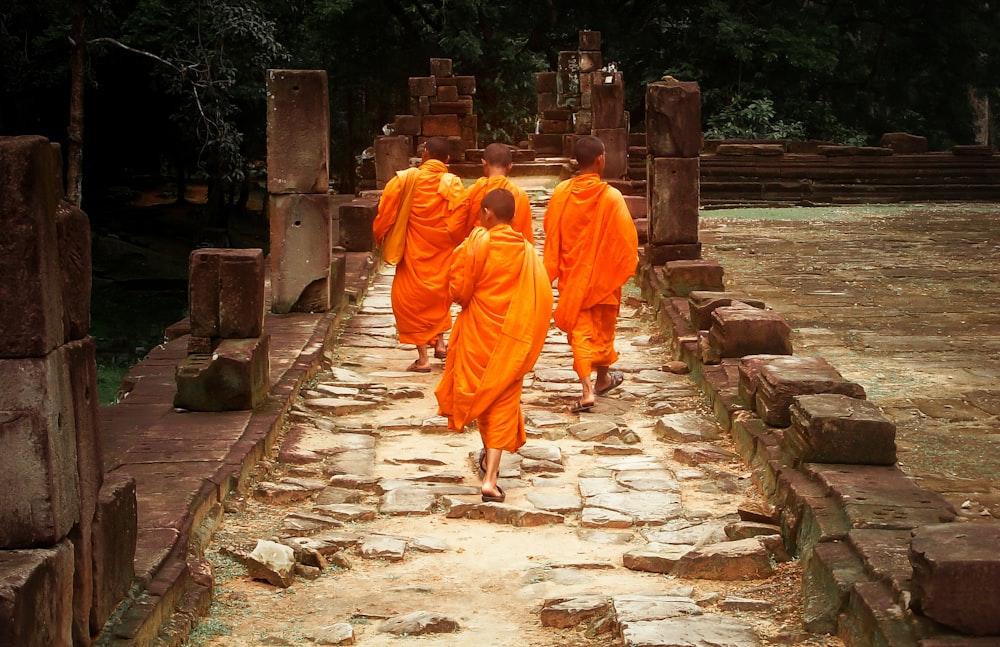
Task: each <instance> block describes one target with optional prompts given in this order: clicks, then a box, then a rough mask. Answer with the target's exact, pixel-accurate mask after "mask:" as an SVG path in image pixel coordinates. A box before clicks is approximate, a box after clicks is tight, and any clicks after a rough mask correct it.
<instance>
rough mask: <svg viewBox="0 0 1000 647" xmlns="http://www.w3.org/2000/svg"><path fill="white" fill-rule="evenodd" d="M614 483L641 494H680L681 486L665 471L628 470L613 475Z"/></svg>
mask: <svg viewBox="0 0 1000 647" xmlns="http://www.w3.org/2000/svg"><path fill="white" fill-rule="evenodd" d="M615 482H617V483H618V484H619V485H622V486H624V487H626V488H628V489H630V490H639V491H642V492H680V491H681V485H680V483H678V482H677V479H675V478H674V476H673V474H671V473H670V472H668V471H667V470H663V469H660V470H630V471H627V472H618V473H617V474H615Z"/></svg>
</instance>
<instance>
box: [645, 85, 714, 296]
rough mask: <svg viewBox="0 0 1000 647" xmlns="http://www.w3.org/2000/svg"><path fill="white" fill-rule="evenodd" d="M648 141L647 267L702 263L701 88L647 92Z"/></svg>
mask: <svg viewBox="0 0 1000 647" xmlns="http://www.w3.org/2000/svg"><path fill="white" fill-rule="evenodd" d="M646 139H647V147H648V156H647V158H646V169H647V171H646V174H647V177H646V200H647V203H648V223H649V224H648V227H649V231H648V238H647V244H646V261H647V262H648V263H649V264H650V265H654V266H655V265H664V264H665V263H667V262H668V261H677V260H691V259H699V258H701V243H700V242H699V240H698V203H699V184H700V178H699V171H700V168H699V159H698V156H699V155H700V154H701V89H700V88H699V87H698V84H697V83H695V82H693V81H691V82H682V81H676V80H674V79H665V80H663V81H656V82H653V83H650V84H649V85H648V86H646ZM704 289H711V288H704Z"/></svg>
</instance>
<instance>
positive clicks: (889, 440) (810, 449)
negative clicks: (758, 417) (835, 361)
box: [784, 393, 896, 465]
mask: <svg viewBox="0 0 1000 647" xmlns="http://www.w3.org/2000/svg"><path fill="white" fill-rule="evenodd" d="M789 418H790V423H791V427H790V428H789V429H788V430H787V431H786V432H785V435H784V442H785V444H786V446H787V447H789V448H791V447H793V446H794V447H795V451H792V452H790V453H791V454H792V455H793V456H794V458H795V461H794V462H795V464H799V463H802V462H808V463H853V464H858V465H893V464H895V462H896V442H895V439H896V425H895V424H893V422H892V421H890V420H889V419H888V418H886V417H885V416H883V415H882V412H881V411H879V409H878V407H876V406H875V405H874V404H872V403H871V402H868V401H867V400H864V399H858V398H856V397H852V396H848V395H840V394H836V393H823V394H819V395H799V396H795V397H794V398H793V401H792V405H791V407H790V408H789Z"/></svg>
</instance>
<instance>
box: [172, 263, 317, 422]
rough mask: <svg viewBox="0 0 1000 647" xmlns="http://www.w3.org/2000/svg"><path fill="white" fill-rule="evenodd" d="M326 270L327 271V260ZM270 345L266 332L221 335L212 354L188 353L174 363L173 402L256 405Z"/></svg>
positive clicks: (194, 407) (202, 406)
mask: <svg viewBox="0 0 1000 647" xmlns="http://www.w3.org/2000/svg"><path fill="white" fill-rule="evenodd" d="M325 271H326V274H328V275H329V273H330V263H329V262H327V266H326V270H325ZM326 285H327V286H329V283H326ZM327 289H329V288H327ZM327 298H329V294H327ZM269 349H270V343H269V336H268V335H266V334H265V335H262V336H260V337H255V338H253V339H224V340H222V341H221V342H220V343H219V345H218V346H217V347H216V349H215V352H214V353H213V354H212V355H207V356H206V355H188V356H187V357H186V358H185V359H183V360H181V362H179V363H178V364H177V370H176V372H175V380H176V382H177V393H176V394H175V395H174V406H175V407H178V408H181V409H188V410H191V411H243V410H250V409H256V408H257V407H259V406H261V405H262V404H264V402H265V401H266V400H267V392H268V388H269V387H270V384H269V374H270V357H269V354H270V353H269Z"/></svg>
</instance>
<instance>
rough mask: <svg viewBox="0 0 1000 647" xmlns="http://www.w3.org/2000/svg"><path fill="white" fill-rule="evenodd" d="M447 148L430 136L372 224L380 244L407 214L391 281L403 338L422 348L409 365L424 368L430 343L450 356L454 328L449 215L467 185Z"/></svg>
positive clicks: (437, 353) (386, 193)
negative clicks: (449, 334)
mask: <svg viewBox="0 0 1000 647" xmlns="http://www.w3.org/2000/svg"><path fill="white" fill-rule="evenodd" d="M448 150H449V145H448V140H447V139H445V138H444V137H431V138H430V139H428V140H427V143H426V144H425V146H424V150H423V152H422V153H421V159H422V160H423V161H422V163H421V164H420V166H419V167H417V168H410V169H406V170H405V171H399V172H397V173H396V176H395V177H393V178H392V179H391V180H389V182H388V183H386V185H385V189H384V190H383V191H382V198H381V200H380V201H379V205H378V215H377V216H376V217H375V222H374V223H373V225H372V228H373V231H374V234H375V241H376V243H377V244H378V245H379V246H380V247H381V246H382V245H383V244H384V243H385V242H386V238H387V237H391V236H389V234H390V232H391V230H392V229H393V225H395V224H396V222H397V219H399V218H404V219H405V220H404V222H405V225H406V229H405V247H404V248H403V253H402V258H401V260H399V262H398V264H397V266H396V276H395V278H394V279H393V281H392V313H393V315H394V316H395V318H396V331H397V333H398V334H399V341H400V342H402V343H404V344H415V345H416V347H417V359H416V361H414V362H413V363H412V364H410V366H409V367H408V368H407V369H406V370H408V371H417V372H420V373H427V372H429V371H430V370H431V364H430V361H429V359H428V356H427V347H428V346H429V345H433V346H434V357H436V358H438V359H445V358H446V357H447V349H446V347H445V343H444V333H445V331H447V330H450V329H451V310H450V308H451V299H450V297H449V295H448V264H449V262H450V259H451V252H452V250H453V249H454V248H455V245H454V243H453V242H452V240H451V236H450V235H449V234H448V219H449V216H450V215H451V212H452V211H453V210H454V209H455V208H456V207H457V206H458V203H459V201H460V200H461V198H462V195H463V193H464V188H463V186H462V181H461V180H460V179H459V178H458V177H457V176H456V175H453V174H451V173H449V172H448V166H447V162H448ZM407 206H408V208H407V209H406V211H407V213H406V214H402V213H401V212H402V211H403V209H404V208H406V207H407Z"/></svg>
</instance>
